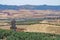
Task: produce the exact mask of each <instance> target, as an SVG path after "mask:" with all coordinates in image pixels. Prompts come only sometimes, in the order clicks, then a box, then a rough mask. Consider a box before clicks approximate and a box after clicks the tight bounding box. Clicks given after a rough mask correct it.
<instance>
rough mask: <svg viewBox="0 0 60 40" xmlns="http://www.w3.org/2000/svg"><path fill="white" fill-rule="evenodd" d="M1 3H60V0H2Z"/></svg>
mask: <svg viewBox="0 0 60 40" xmlns="http://www.w3.org/2000/svg"><path fill="white" fill-rule="evenodd" d="M0 4H6V5H26V4H30V5H44V4H47V5H60V0H0Z"/></svg>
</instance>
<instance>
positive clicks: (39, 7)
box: [0, 4, 60, 10]
mask: <svg viewBox="0 0 60 40" xmlns="http://www.w3.org/2000/svg"><path fill="white" fill-rule="evenodd" d="M21 9H26V10H60V5H59V6H51V5H20V6H16V5H1V4H0V10H21Z"/></svg>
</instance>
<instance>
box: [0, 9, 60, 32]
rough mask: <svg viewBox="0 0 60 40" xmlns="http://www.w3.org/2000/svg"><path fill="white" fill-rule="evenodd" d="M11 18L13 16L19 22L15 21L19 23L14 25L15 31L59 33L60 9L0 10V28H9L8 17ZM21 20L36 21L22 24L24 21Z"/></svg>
mask: <svg viewBox="0 0 60 40" xmlns="http://www.w3.org/2000/svg"><path fill="white" fill-rule="evenodd" d="M12 18H15V19H16V21H19V23H18V22H17V23H18V24H20V25H16V27H17V31H24V32H45V33H60V31H59V30H60V11H54V10H18V11H17V10H2V11H0V25H1V26H0V28H1V29H8V30H10V27H11V25H10V24H9V23H8V22H10V21H8V19H12ZM28 20H29V21H28ZM21 21H24V22H25V21H26V22H25V24H26V23H27V24H29V23H34V21H37V23H36V24H31V25H23V24H24V22H22V23H23V24H21ZM27 21H28V22H27ZM4 25H5V26H4Z"/></svg>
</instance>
